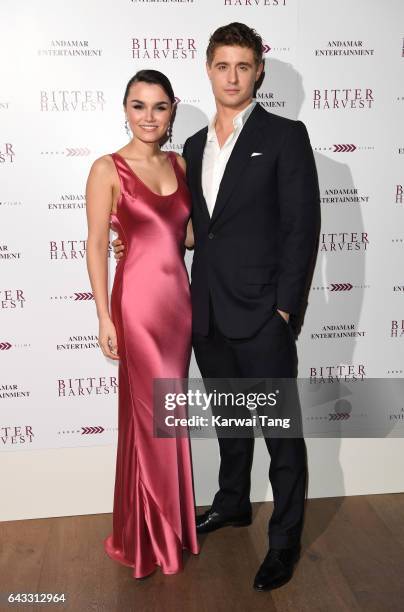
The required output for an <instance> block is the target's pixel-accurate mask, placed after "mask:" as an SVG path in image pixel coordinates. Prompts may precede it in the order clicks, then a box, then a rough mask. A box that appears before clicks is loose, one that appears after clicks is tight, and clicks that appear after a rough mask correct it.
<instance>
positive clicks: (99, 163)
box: [91, 155, 115, 176]
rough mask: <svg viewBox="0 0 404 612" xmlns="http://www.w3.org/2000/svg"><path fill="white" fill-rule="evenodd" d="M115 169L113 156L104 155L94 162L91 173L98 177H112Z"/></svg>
mask: <svg viewBox="0 0 404 612" xmlns="http://www.w3.org/2000/svg"><path fill="white" fill-rule="evenodd" d="M114 168H115V164H114V161H113V159H112V157H111V155H102V156H101V157H98V158H97V159H96V160H94V161H93V163H92V166H91V171H92V172H93V173H95V174H97V175H99V176H100V175H106V174H107V175H112V174H113V171H114Z"/></svg>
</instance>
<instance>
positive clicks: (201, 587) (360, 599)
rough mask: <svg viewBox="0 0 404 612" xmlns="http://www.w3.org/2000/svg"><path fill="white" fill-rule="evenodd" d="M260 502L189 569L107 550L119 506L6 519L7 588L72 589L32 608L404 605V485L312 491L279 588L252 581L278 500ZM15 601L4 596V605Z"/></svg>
mask: <svg viewBox="0 0 404 612" xmlns="http://www.w3.org/2000/svg"><path fill="white" fill-rule="evenodd" d="M253 508H254V520H253V524H252V525H251V526H249V527H244V528H233V527H227V528H225V529H221V530H219V531H217V532H215V533H212V534H209V535H206V536H202V537H201V538H200V542H201V553H200V555H199V556H194V555H190V554H185V555H184V571H183V572H182V573H181V574H178V575H175V576H164V575H163V574H162V573H161V572H160V570H157V571H156V572H155V574H153V575H152V576H151V577H149V578H147V579H145V580H135V579H134V578H133V577H132V575H131V569H130V568H128V567H123V566H121V565H119V564H117V563H114V562H113V561H112V560H110V559H109V557H108V556H107V555H106V554H105V553H104V550H103V546H102V542H103V539H104V538H105V537H106V535H108V534H109V533H110V530H111V521H112V516H111V515H110V514H108V515H105V514H103V515H87V516H76V517H58V518H51V519H40V520H29V521H9V522H3V523H0V585H1V586H0V592H1V593H3V594H4V593H6V592H18V591H20V592H34V593H40V592H43V593H62V592H63V593H65V594H66V598H67V602H66V604H65V605H64V606H51V605H49V604H46V605H44V604H43V605H38V604H37V605H32V604H31V605H24V606H19V607H18V608H17V607H15V606H14V609H24V610H29V611H31V610H51V609H52V610H62V609H63V610H68V611H72V612H73V611H74V612H81V611H83V612H84V611H85V612H87V611H96V612H104V611H105V612H115V611H116V612H132V611H133V612H134V611H135V610H136V612H138V611H139V610H140V611H142V612H143V611H147V612H149V611H150V612H154V611H156V612H157V611H158V612H160V611H161V610H164V611H165V612H166V611H167V612H171V611H173V612H174V611H177V610H178V609H182V610H185V611H186V612H205V611H206V612H208V611H209V612H210V611H211V610H212V609H215V610H217V611H218V612H229V611H230V612H239V611H240V612H248V611H250V610H251V611H254V612H260V611H264V610H265V611H266V612H278V611H279V612H296V611H298V612H334V611H335V612H345V611H347V612H348V611H349V612H356V611H362V610H363V611H366V612H382V611H383V612H384V611H385V610H388V611H389V612H396V611H397V612H399V611H400V612H401V610H402V609H403V603H402V602H403V598H404V583H403V579H402V576H403V575H404V521H403V514H404V494H401V493H400V494H389V495H369V496H354V497H347V498H327V499H313V500H309V501H308V502H307V509H306V518H305V528H304V535H303V554H302V558H301V560H300V562H299V564H298V566H297V568H296V572H295V575H294V577H293V580H292V581H291V582H290V583H289V584H287V585H285V586H284V587H282V588H281V589H277V590H276V591H272V592H271V593H257V592H255V591H254V590H253V589H252V582H253V579H254V576H255V573H256V571H257V569H258V566H259V564H260V563H261V561H262V559H263V558H264V556H265V554H266V552H267V525H268V520H269V517H270V514H271V512H272V503H270V502H268V503H257V504H253ZM200 510H201V511H203V509H200ZM12 609H13V608H12V607H11V606H8V605H6V603H5V602H4V600H3V602H2V603H1V605H0V610H1V612H3V610H12Z"/></svg>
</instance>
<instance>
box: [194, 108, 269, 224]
mask: <svg viewBox="0 0 404 612" xmlns="http://www.w3.org/2000/svg"><path fill="white" fill-rule="evenodd" d="M256 104H257V103H256V102H251V104H249V105H248V106H247V107H246V108H245V109H244V110H242V111H241V113H238V115H236V116H235V117H234V119H233V126H234V130H233V132H232V133H231V134H230V136H229V137H228V139H227V140H226V142H225V143H224V144H223V146H222V148H220V146H219V143H218V140H217V135H216V129H215V123H216V115H215V117H213V119H212V121H211V122H210V124H209V127H208V135H207V138H206V144H205V149H204V152H203V160H202V191H203V195H204V197H205V200H206V204H207V205H208V210H209V214H210V216H212V213H213V209H214V206H215V203H216V198H217V194H218V191H219V187H220V183H221V180H222V178H223V174H224V171H225V168H226V165H227V162H228V161H229V157H230V155H231V152H232V151H233V148H234V145H235V144H236V141H237V138H238V137H239V136H240V132H241V130H242V129H243V126H244V124H245V122H246V121H247V119H248V117H249V116H250V115H251V113H252V111H253V110H254V107H255V105H256Z"/></svg>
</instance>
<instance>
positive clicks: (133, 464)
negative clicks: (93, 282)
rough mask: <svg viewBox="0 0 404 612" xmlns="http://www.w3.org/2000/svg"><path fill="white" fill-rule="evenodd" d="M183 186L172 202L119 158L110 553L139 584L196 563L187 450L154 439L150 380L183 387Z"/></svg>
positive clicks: (187, 322)
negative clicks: (120, 245)
mask: <svg viewBox="0 0 404 612" xmlns="http://www.w3.org/2000/svg"><path fill="white" fill-rule="evenodd" d="M168 155H169V158H170V160H171V162H172V164H173V168H174V172H175V175H176V178H177V185H178V187H177V189H176V191H175V192H174V193H173V194H171V195H168V196H161V195H158V194H155V193H153V192H152V191H151V190H150V189H149V188H148V187H147V186H146V185H145V184H144V183H143V182H142V181H141V180H140V179H139V178H138V177H137V176H136V175H135V174H134V172H133V171H132V169H131V168H130V166H129V165H128V164H127V162H126V161H125V160H124V159H123V158H122V157H121V156H120V155H118V154H117V153H114V154H112V158H113V160H114V163H115V167H116V169H117V172H118V175H119V179H120V185H121V195H120V199H119V201H118V206H117V212H116V214H114V215H111V226H112V227H113V229H115V230H116V231H118V233H119V236H120V238H121V239H122V240H123V242H124V244H125V254H124V257H123V258H122V259H120V260H119V261H118V264H117V267H116V273H115V279H114V284H113V288H112V293H111V317H112V320H113V322H114V325H115V328H116V332H117V339H118V354H119V357H120V360H119V399H118V445H117V455H116V474H115V489H114V507H113V530H112V534H111V535H109V536H108V537H107V538H106V539H105V540H104V548H105V551H106V553H107V554H108V555H109V556H110V557H111V558H112V559H114V560H115V561H117V562H119V563H122V564H123V565H128V566H130V567H133V576H134V577H136V578H142V577H144V576H147V575H148V574H150V573H152V572H153V571H154V570H155V569H156V566H160V567H161V570H162V572H163V573H165V574H174V573H177V572H179V571H181V569H182V550H183V549H188V550H189V551H190V552H191V553H193V554H198V552H199V545H198V541H197V537H196V529H195V508H194V493H193V483H192V467H191V454H190V443H189V439H188V438H187V437H177V438H155V437H153V379H154V378H186V377H187V376H188V367H189V361H190V356H191V303H190V291H189V281H188V274H187V270H186V267H185V264H184V252H185V246H184V241H185V236H186V225H187V221H188V218H189V216H190V209H191V200H190V194H189V191H188V188H187V185H186V182H185V176H184V173H183V171H182V169H181V168H180V166H179V165H178V162H177V160H176V156H175V154H174V153H172V152H170V153H169V154H168Z"/></svg>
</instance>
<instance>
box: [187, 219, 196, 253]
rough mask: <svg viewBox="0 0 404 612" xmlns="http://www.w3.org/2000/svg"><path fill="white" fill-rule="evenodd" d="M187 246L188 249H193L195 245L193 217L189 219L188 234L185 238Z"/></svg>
mask: <svg viewBox="0 0 404 612" xmlns="http://www.w3.org/2000/svg"><path fill="white" fill-rule="evenodd" d="M185 246H186V248H187V249H193V248H194V246H195V239H194V228H193V227H192V220H191V219H189V221H188V225H187V235H186V238H185Z"/></svg>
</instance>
